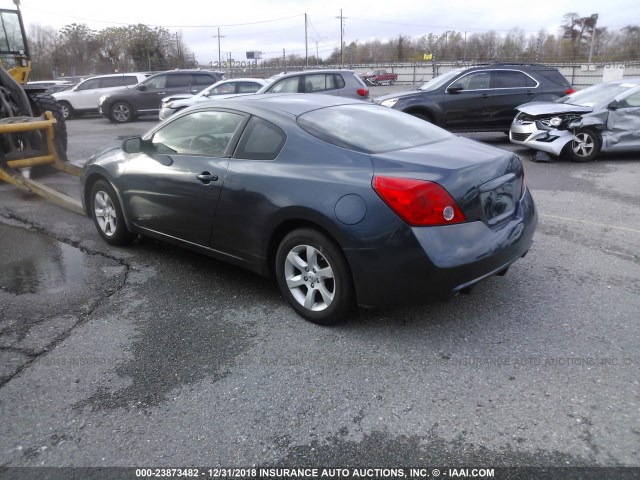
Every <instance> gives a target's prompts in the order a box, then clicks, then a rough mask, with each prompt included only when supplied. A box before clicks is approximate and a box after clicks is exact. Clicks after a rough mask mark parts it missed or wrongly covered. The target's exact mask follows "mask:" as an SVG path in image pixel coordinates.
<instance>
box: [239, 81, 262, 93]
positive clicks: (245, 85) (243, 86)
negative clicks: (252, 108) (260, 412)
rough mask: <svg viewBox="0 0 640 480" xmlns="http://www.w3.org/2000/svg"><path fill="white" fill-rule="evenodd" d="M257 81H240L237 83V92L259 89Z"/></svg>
mask: <svg viewBox="0 0 640 480" xmlns="http://www.w3.org/2000/svg"><path fill="white" fill-rule="evenodd" d="M261 86H262V85H260V84H259V83H251V82H240V83H238V93H254V92H257V91H258V90H260V87H261Z"/></svg>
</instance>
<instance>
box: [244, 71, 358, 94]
mask: <svg viewBox="0 0 640 480" xmlns="http://www.w3.org/2000/svg"><path fill="white" fill-rule="evenodd" d="M257 93H258V94H260V93H323V94H326V95H338V96H340V97H347V98H356V99H358V100H369V88H368V87H367V86H366V85H365V84H364V82H363V81H362V79H361V78H360V77H359V76H358V75H356V73H355V72H354V71H353V70H342V69H333V70H331V69H326V70H307V71H304V72H293V73H285V74H283V75H280V76H278V77H276V78H275V79H274V80H273V81H272V82H271V83H269V84H268V85H265V86H264V87H262V88H261V89H260V90H258V92H257Z"/></svg>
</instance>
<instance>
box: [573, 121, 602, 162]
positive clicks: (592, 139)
mask: <svg viewBox="0 0 640 480" xmlns="http://www.w3.org/2000/svg"><path fill="white" fill-rule="evenodd" d="M575 135H576V137H577V138H578V140H573V141H572V142H571V143H569V144H567V147H566V148H567V154H568V155H569V159H570V160H572V161H574V162H590V161H592V160H593V159H595V158H596V155H598V152H600V138H599V137H598V135H597V134H596V133H595V132H594V131H593V130H589V129H584V130H578V131H577V132H576V133H575Z"/></svg>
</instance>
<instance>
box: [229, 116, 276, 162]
mask: <svg viewBox="0 0 640 480" xmlns="http://www.w3.org/2000/svg"><path fill="white" fill-rule="evenodd" d="M286 139H287V136H286V135H285V133H284V132H283V131H282V130H281V129H280V128H279V127H276V126H275V125H274V124H272V123H269V122H267V121H265V120H262V119H261V118H257V117H252V118H251V120H249V123H248V124H247V128H245V130H244V133H243V134H242V138H241V139H240V143H238V148H237V149H236V154H235V155H234V156H235V157H236V158H243V159H248V160H273V159H274V158H276V157H277V156H278V154H279V153H280V150H282V147H283V146H284V142H285V140H286Z"/></svg>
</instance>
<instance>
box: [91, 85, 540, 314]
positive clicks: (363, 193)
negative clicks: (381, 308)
mask: <svg viewBox="0 0 640 480" xmlns="http://www.w3.org/2000/svg"><path fill="white" fill-rule="evenodd" d="M82 181H83V188H84V191H83V202H84V204H85V209H86V211H87V214H88V216H90V217H92V218H93V219H94V221H95V224H96V227H97V230H98V232H99V233H100V235H101V236H102V238H104V240H105V241H107V242H108V243H110V244H113V245H121V244H124V243H127V242H129V241H131V240H132V239H133V238H134V236H135V235H138V234H141V235H146V236H150V237H155V238H159V239H162V240H165V241H168V242H172V243H176V244H179V245H182V246H185V247H187V248H191V249H194V250H197V251H200V252H202V253H205V254H208V255H211V256H213V257H216V258H219V259H222V260H225V261H228V262H231V263H234V264H236V265H240V266H242V267H245V268H248V269H250V270H253V271H255V272H257V273H259V274H262V275H274V276H275V277H276V278H277V282H278V285H279V287H280V290H281V292H282V295H283V296H284V297H285V298H286V299H287V301H288V302H289V303H290V304H291V306H292V307H293V308H294V309H295V310H296V311H297V312H298V313H299V314H300V315H302V316H303V317H304V318H306V319H307V320H310V321H312V322H315V323H319V324H330V323H335V322H338V321H341V320H344V319H345V318H346V316H347V314H348V312H349V311H350V310H351V308H352V307H353V306H355V305H356V304H357V305H363V306H373V305H380V304H385V303H389V302H395V303H397V302H401V301H404V300H415V299H420V300H424V299H427V298H434V297H442V296H449V295H453V294H456V293H458V292H461V291H465V290H468V289H469V287H471V286H472V285H473V284H475V283H476V282H478V281H480V280H482V279H484V278H487V277H489V276H491V275H495V274H499V275H501V274H504V273H505V272H506V271H507V269H508V268H509V266H510V265H511V264H512V263H513V262H514V261H516V260H517V259H518V258H520V257H522V256H523V255H525V254H526V253H527V251H528V249H529V247H530V246H531V243H532V238H533V233H534V230H535V227H536V223H537V214H536V211H535V208H534V203H533V200H532V198H531V195H530V194H529V191H528V190H527V188H526V186H525V182H524V174H523V169H522V165H521V163H520V160H519V158H518V157H517V156H515V155H514V154H512V153H509V152H506V151H504V150H500V149H496V148H493V147H490V146H486V145H482V144H479V143H476V142H474V141H472V140H468V139H464V138H459V137H456V136H454V135H452V134H450V133H448V132H446V131H444V130H442V129H440V128H438V127H435V126H433V125H430V124H428V123H427V122H423V121H422V120H419V119H417V118H415V117H412V116H410V115H406V114H404V113H400V112H397V111H394V110H392V109H388V108H385V107H381V106H378V105H374V104H371V103H366V102H362V101H358V100H349V99H344V98H339V97H333V96H327V95H261V96H255V95H251V96H247V97H238V98H232V99H227V100H224V101H219V102H218V101H211V102H208V103H206V104H205V105H200V106H195V107H191V108H189V109H185V110H184V111H182V112H180V113H178V114H176V115H174V116H172V117H171V118H170V119H169V120H167V121H165V122H163V123H161V124H159V125H158V126H156V127H154V128H153V129H152V130H151V131H150V132H149V133H147V134H146V135H145V136H143V137H137V138H132V139H128V140H125V141H124V143H123V146H122V148H120V147H116V148H112V149H109V150H106V151H104V152H101V153H99V154H97V155H94V156H93V157H92V158H91V159H90V160H89V161H88V163H87V164H86V166H85V168H84V175H83V178H82Z"/></svg>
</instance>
